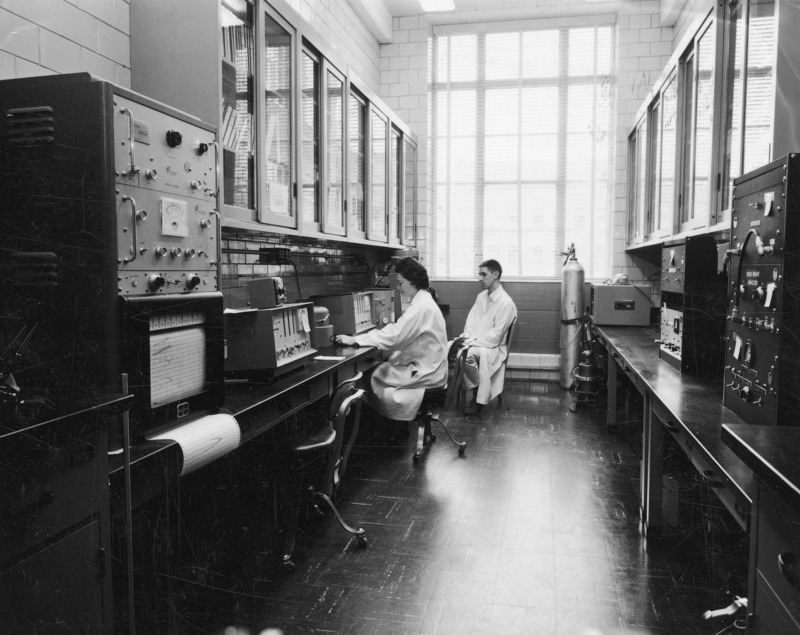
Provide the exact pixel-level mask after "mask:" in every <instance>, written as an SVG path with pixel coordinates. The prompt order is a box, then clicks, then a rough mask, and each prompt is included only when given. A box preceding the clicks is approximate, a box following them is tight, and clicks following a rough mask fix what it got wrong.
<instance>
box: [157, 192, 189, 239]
mask: <svg viewBox="0 0 800 635" xmlns="http://www.w3.org/2000/svg"><path fill="white" fill-rule="evenodd" d="M188 215H189V208H188V205H187V203H186V201H179V200H178V199H174V198H162V199H161V234H162V235H163V236H181V237H183V238H185V237H187V236H188V235H189V218H188Z"/></svg>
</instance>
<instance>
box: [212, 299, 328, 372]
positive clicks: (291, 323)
mask: <svg viewBox="0 0 800 635" xmlns="http://www.w3.org/2000/svg"><path fill="white" fill-rule="evenodd" d="M313 319H314V304H313V303H311V302H300V303H297V304H284V305H281V306H277V307H271V308H263V309H249V310H238V311H237V310H226V311H225V314H224V330H225V372H227V373H247V374H253V373H256V374H257V373H264V374H266V375H268V376H271V377H275V376H278V375H280V374H283V373H285V372H287V371H289V370H292V369H294V368H297V367H299V366H301V365H305V363H306V361H307V359H308V358H309V357H310V356H312V355H314V354H315V353H316V352H317V347H316V338H315V331H314V329H313V324H314V321H313Z"/></svg>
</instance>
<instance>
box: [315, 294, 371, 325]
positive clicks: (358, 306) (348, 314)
mask: <svg viewBox="0 0 800 635" xmlns="http://www.w3.org/2000/svg"><path fill="white" fill-rule="evenodd" d="M373 297H374V296H373V292H372V291H356V292H355V293H344V294H339V295H318V296H313V297H312V300H314V304H316V305H317V306H324V307H325V308H327V309H328V311H330V323H331V324H332V325H333V333H334V335H358V334H359V333H364V332H365V331H369V330H370V329H373V328H375V315H374V313H373V311H374V305H373Z"/></svg>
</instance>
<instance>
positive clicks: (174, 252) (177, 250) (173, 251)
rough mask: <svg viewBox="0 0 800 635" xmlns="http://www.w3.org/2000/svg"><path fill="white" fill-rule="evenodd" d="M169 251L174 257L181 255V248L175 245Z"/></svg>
mask: <svg viewBox="0 0 800 635" xmlns="http://www.w3.org/2000/svg"><path fill="white" fill-rule="evenodd" d="M169 253H170V255H171V256H172V257H173V258H177V257H178V256H180V255H181V248H180V247H173V248H172V249H170V250H169Z"/></svg>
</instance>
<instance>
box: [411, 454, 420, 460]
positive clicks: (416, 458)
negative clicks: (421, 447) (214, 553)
mask: <svg viewBox="0 0 800 635" xmlns="http://www.w3.org/2000/svg"><path fill="white" fill-rule="evenodd" d="M419 456H420V453H419V452H414V458H413V459H412V461H414V463H419Z"/></svg>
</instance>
